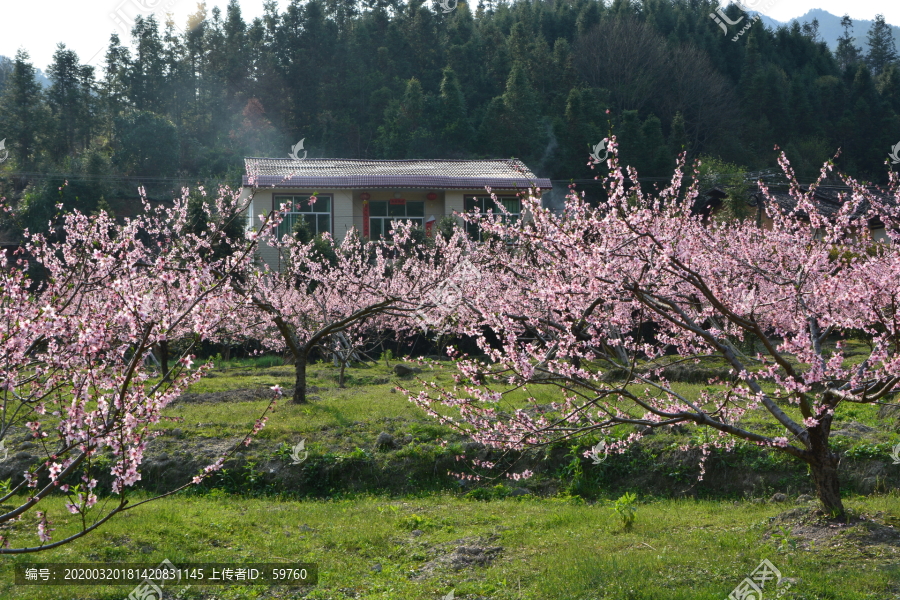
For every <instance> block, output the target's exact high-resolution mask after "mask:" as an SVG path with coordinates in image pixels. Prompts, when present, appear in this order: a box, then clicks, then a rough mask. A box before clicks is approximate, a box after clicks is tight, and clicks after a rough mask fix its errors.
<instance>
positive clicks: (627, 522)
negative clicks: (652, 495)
mask: <svg viewBox="0 0 900 600" xmlns="http://www.w3.org/2000/svg"><path fill="white" fill-rule="evenodd" d="M636 503H637V495H636V494H632V493H631V492H625V493H624V494H623V495H622V496H620V497H619V499H618V500H616V501H615V502H613V503H612V506H610V509H612V510H613V511H614V512H615V513H616V514H617V515H619V518H620V519H622V526H623V527H624V528H625V531H629V530H630V529H631V528H632V526H633V525H634V520H635V518H636V517H637V506H636Z"/></svg>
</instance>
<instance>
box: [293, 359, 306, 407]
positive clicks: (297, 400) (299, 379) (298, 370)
mask: <svg viewBox="0 0 900 600" xmlns="http://www.w3.org/2000/svg"><path fill="white" fill-rule="evenodd" d="M294 374H295V381H294V400H293V402H294V404H306V355H305V354H303V353H302V352H298V353H297V355H296V356H295V359H294Z"/></svg>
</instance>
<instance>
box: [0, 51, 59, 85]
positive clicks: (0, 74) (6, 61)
mask: <svg viewBox="0 0 900 600" xmlns="http://www.w3.org/2000/svg"><path fill="white" fill-rule="evenodd" d="M13 64H14V62H13V59H11V58H9V57H6V56H2V55H0V89H3V84H4V81H5V79H6V77H8V76H9V75H10V74H12V69H13ZM34 78H35V79H36V80H37V82H38V83H39V84H41V87H42V88H44V89H47V88H48V87H50V80H49V79H47V76H46V75H44V73H43V71H41V70H40V69H35V70H34Z"/></svg>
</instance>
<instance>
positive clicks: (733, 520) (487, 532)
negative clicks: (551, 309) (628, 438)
mask: <svg viewBox="0 0 900 600" xmlns="http://www.w3.org/2000/svg"><path fill="white" fill-rule="evenodd" d="M271 364H272V362H269V363H267V364H251V363H248V362H238V361H232V362H231V363H225V362H224V361H221V363H220V364H219V365H218V366H219V367H221V368H220V369H217V370H216V371H214V372H213V373H212V376H211V377H207V378H205V379H204V380H202V381H201V382H199V383H198V384H197V385H195V386H194V387H193V388H192V390H191V393H190V394H188V395H186V396H185V397H183V398H182V399H181V400H179V401H178V402H176V403H175V404H173V405H172V406H171V407H170V408H168V409H167V411H166V414H167V417H169V420H167V421H165V422H163V423H161V424H160V429H161V430H163V432H164V435H162V436H160V437H159V438H158V439H157V440H155V441H154V442H153V444H152V448H151V450H150V451H148V462H147V469H146V472H145V479H144V482H143V483H144V484H146V485H147V486H148V487H149V488H153V486H154V485H157V486H161V488H160V489H165V486H166V485H171V481H169V480H167V479H165V478H160V477H157V476H156V475H154V474H157V475H158V474H159V473H173V472H174V473H179V474H180V475H183V477H185V478H189V475H190V474H192V473H187V472H186V471H185V472H184V473H181V472H180V471H179V470H178V467H179V465H182V464H187V463H188V461H189V460H195V461H200V462H202V459H203V458H204V457H206V456H212V455H213V454H214V453H215V452H216V451H221V450H222V449H223V448H226V447H228V445H229V444H233V443H234V442H236V441H237V440H239V439H240V438H241V437H242V436H243V434H244V433H245V432H246V431H247V428H248V424H251V423H252V421H253V420H254V419H255V418H256V417H257V416H258V415H259V413H261V412H262V410H263V408H264V407H265V406H266V404H267V403H268V394H269V392H268V388H269V387H270V386H271V385H273V384H276V383H277V384H279V385H281V386H283V387H285V388H290V387H291V386H292V384H293V377H292V375H293V373H292V370H291V368H290V367H289V366H271ZM450 368H451V367H450V365H449V363H448V364H446V365H444V368H443V369H436V370H434V371H426V372H425V373H423V375H422V376H423V377H428V378H429V379H433V378H437V379H439V380H441V381H444V382H449V381H450V374H449V369H450ZM310 374H311V380H310V384H311V385H312V386H313V389H312V390H311V393H312V395H313V396H314V398H313V400H312V402H311V403H310V404H308V405H305V406H297V405H292V404H290V403H289V402H288V401H287V399H285V400H283V401H282V402H281V403H280V405H279V408H278V410H277V411H276V412H275V413H274V414H273V415H272V416H271V418H270V420H269V424H268V425H267V427H266V428H265V429H264V430H263V431H262V432H261V435H260V436H259V439H258V440H257V441H255V442H253V444H251V446H250V447H249V448H248V449H246V450H245V451H243V452H242V454H241V455H240V456H239V457H238V460H237V461H234V462H233V463H229V464H227V465H226V467H227V468H226V470H225V473H224V474H222V475H221V476H219V477H217V478H216V479H215V480H213V481H212V482H210V484H209V485H205V486H203V487H202V488H199V489H193V490H191V491H190V492H189V493H186V494H180V495H178V496H175V497H170V498H167V499H164V500H161V501H158V502H155V503H150V504H147V505H144V506H141V507H139V508H137V509H135V510H133V511H131V512H129V513H127V514H126V515H125V516H123V517H121V518H118V519H114V520H113V521H111V522H110V523H108V524H107V525H106V526H104V527H103V528H102V529H101V530H100V531H99V532H97V533H95V534H93V535H89V536H87V537H86V538H83V539H82V540H79V541H77V542H75V543H73V544H70V545H68V546H65V547H62V548H59V549H57V550H53V551H49V552H43V553H39V554H32V555H28V556H16V557H6V558H4V560H3V562H2V563H0V598H3V599H5V598H10V599H14V598H22V599H26V598H27V599H28V600H32V599H34V600H41V599H50V598H53V599H56V598H59V599H79V600H80V599H84V600H88V599H97V600H112V599H117V600H121V599H123V598H126V597H128V595H129V594H130V593H131V592H132V589H133V586H105V587H103V586H80V587H72V588H68V589H67V588H64V587H35V586H27V587H26V586H18V587H17V586H14V585H13V584H12V581H13V567H14V565H15V564H16V563H26V562H102V563H110V562H141V563H148V564H154V565H155V564H158V563H159V562H161V561H162V560H164V559H168V560H170V561H172V562H174V563H176V564H179V563H182V562H233V563H238V562H287V561H302V562H314V563H317V564H318V566H319V583H318V584H317V585H315V586H309V587H300V588H277V587H237V586H234V587H232V588H228V587H201V586H197V585H193V586H191V587H190V588H186V586H185V585H170V586H167V587H166V588H165V590H166V597H167V598H168V597H176V595H177V596H178V597H181V598H188V599H190V598H193V599H203V600H212V599H213V598H218V599H222V600H225V599H232V598H234V599H237V598H273V599H274V598H310V599H326V598H330V599H335V600H337V599H345V598H355V599H376V598H377V599H398V600H399V599H404V600H405V599H429V598H433V599H435V600H439V599H442V598H447V597H448V594H449V593H450V592H451V591H452V592H453V594H454V597H455V598H457V599H460V598H462V599H465V600H476V599H477V600H487V599H492V600H505V599H510V600H511V599H533V600H545V599H546V600H556V599H560V600H567V599H571V600H600V599H603V600H607V599H608V600H621V599H647V600H649V599H654V600H659V599H673V600H674V599H685V600H687V599H690V600H696V599H709V600H713V599H715V600H722V599H723V598H726V597H727V596H728V594H729V593H731V591H732V590H734V589H735V588H736V587H737V586H738V585H739V584H741V582H742V581H743V580H744V578H746V577H748V576H749V575H750V574H751V572H752V571H753V570H754V569H756V567H757V565H759V564H760V562H761V561H762V560H763V559H768V560H769V561H771V563H772V564H774V565H775V567H777V568H778V569H779V570H780V571H781V574H782V576H783V577H784V578H786V579H785V580H784V583H785V585H784V586H783V587H782V588H780V589H779V590H773V589H772V584H769V586H767V587H766V588H765V594H764V598H766V599H767V600H768V598H770V597H771V598H775V597H776V595H777V594H778V593H779V592H780V594H781V595H780V596H778V597H780V598H785V599H788V600H791V599H793V600H811V599H820V598H821V599H826V598H827V599H848V600H862V599H871V600H888V599H896V600H900V533H898V531H897V530H900V493H898V490H897V487H896V485H894V484H885V483H884V479H883V480H882V483H881V485H876V486H875V487H874V491H875V492H876V493H874V494H871V495H865V496H863V495H859V494H855V493H854V490H853V486H852V485H851V486H847V488H848V491H847V493H846V495H845V498H846V500H845V502H846V505H847V507H848V508H849V509H850V511H851V514H852V515H853V517H854V520H853V521H852V522H851V524H849V525H844V526H835V525H834V524H830V523H827V522H820V521H817V520H816V519H815V517H814V516H812V515H811V509H812V508H813V507H814V503H808V502H806V503H803V502H801V503H799V504H797V503H795V499H796V497H797V495H798V494H799V493H800V492H802V491H804V486H808V485H809V480H808V476H807V475H806V473H805V469H803V468H802V467H798V465H796V464H794V463H792V462H791V461H789V460H785V459H783V458H779V457H777V456H776V457H773V456H771V455H768V454H765V453H761V452H759V451H758V449H755V448H739V449H738V451H737V452H735V453H733V454H732V455H729V456H721V457H719V456H716V457H713V460H712V462H711V465H710V469H709V477H708V478H707V480H706V481H705V482H703V483H701V484H698V483H697V482H696V473H697V471H698V468H697V467H696V457H692V456H689V455H686V456H682V455H680V454H678V451H677V448H678V446H680V445H681V444H682V443H683V442H684V441H685V439H684V438H685V436H689V435H697V434H696V433H692V432H689V431H688V432H682V433H678V432H671V433H658V434H655V435H654V436H651V437H649V438H647V439H646V440H645V443H643V442H642V444H641V445H640V447H638V448H635V450H634V451H633V452H631V453H629V454H628V455H622V456H621V457H611V458H610V459H609V460H608V461H607V462H606V463H604V464H603V465H601V466H599V467H595V466H593V465H591V464H590V461H586V460H584V459H583V458H582V457H580V452H581V451H583V449H584V447H581V448H577V447H576V448H574V449H573V448H567V447H558V448H554V449H550V450H547V451H544V452H543V454H541V453H538V454H537V455H532V456H530V457H528V458H527V460H530V461H532V462H531V463H529V464H536V465H539V466H541V467H542V468H540V469H539V470H538V473H537V475H536V476H535V477H534V478H533V479H532V480H531V481H529V482H527V483H525V484H521V483H519V484H515V485H524V488H519V489H517V488H514V487H500V488H495V487H493V486H494V484H495V483H496V482H490V483H488V484H486V486H485V487H481V488H478V487H476V488H474V489H473V486H471V485H469V486H465V487H464V488H463V489H460V486H459V485H457V484H456V482H455V480H454V479H453V478H451V477H448V476H447V475H446V473H445V472H444V471H445V470H446V469H445V467H446V466H448V465H451V466H452V465H456V469H457V470H465V463H466V461H461V462H457V461H456V460H455V458H456V456H457V455H460V454H465V455H466V456H468V457H470V458H471V457H472V456H479V454H478V453H477V451H469V449H467V448H466V444H465V440H464V439H462V438H460V437H459V436H457V435H456V434H454V433H453V432H451V431H450V430H448V429H446V428H443V427H439V426H437V425H436V424H435V423H434V422H433V421H431V420H430V419H428V418H427V417H426V416H425V415H424V414H423V413H422V411H420V410H419V409H418V408H416V407H415V406H414V405H412V404H411V403H410V402H408V401H407V400H406V397H405V396H404V395H403V394H401V393H397V392H396V391H392V390H393V388H394V387H395V386H396V385H397V384H398V383H399V384H401V385H405V386H414V385H416V384H415V381H411V380H404V381H400V380H397V379H396V377H394V376H393V375H392V373H391V371H390V369H389V366H387V365H385V364H384V363H379V364H377V365H373V364H369V365H367V366H361V367H357V368H353V369H351V370H349V371H348V374H347V382H346V387H345V388H339V387H338V386H337V384H336V379H335V377H336V369H334V368H333V367H331V365H329V364H323V363H319V364H317V365H315V366H313V367H311V369H310ZM678 386H679V388H680V389H681V390H682V391H683V392H684V393H686V394H692V395H693V394H697V393H699V391H700V390H701V389H702V387H704V386H703V385H702V384H695V383H679V384H678ZM533 391H534V390H533ZM537 396H538V400H539V402H541V403H546V402H550V401H551V400H553V399H555V396H554V395H553V392H552V391H551V390H549V389H546V390H537ZM519 401H521V398H513V402H514V403H518V402H519ZM754 418H756V417H754ZM850 425H853V427H855V428H856V429H853V428H852V427H850V428H849V429H847V431H849V432H851V433H852V432H853V431H857V430H859V431H862V432H863V434H861V435H850V434H849V433H848V435H847V436H845V437H840V436H835V438H834V439H835V441H836V444H837V445H838V446H840V447H841V448H842V449H844V450H845V452H846V455H847V457H848V458H847V459H846V460H847V466H846V467H843V466H842V468H847V469H848V470H849V469H851V468H857V469H858V470H860V472H861V473H864V472H868V471H866V469H869V470H871V469H873V468H874V467H873V466H872V465H873V464H875V465H876V466H878V465H882V466H878V468H879V469H881V471H879V472H887V473H892V471H889V470H888V469H890V468H891V465H890V462H889V460H888V459H887V451H888V448H890V445H891V444H893V443H896V442H897V441H900V435H898V432H897V431H896V428H895V425H894V424H892V423H887V422H886V421H885V419H883V418H879V417H878V416H877V409H876V408H874V407H866V406H860V407H854V408H853V409H852V412H849V413H848V412H844V413H842V414H840V419H839V420H838V422H837V423H836V429H839V428H841V427H845V428H847V427H849V426H850ZM382 432H385V433H389V434H390V435H391V436H392V437H393V438H394V439H395V440H397V443H396V447H394V448H391V449H379V448H377V447H376V446H375V444H374V442H375V439H376V437H377V436H378V435H379V433H382ZM301 439H302V440H305V442H306V447H307V450H308V451H309V458H308V460H307V461H306V462H305V463H304V464H303V465H302V466H292V465H291V464H290V462H289V460H288V459H287V457H286V456H285V449H288V448H290V447H291V446H293V445H294V444H296V443H297V442H298V441H300V440H301ZM441 442H447V444H446V445H445V446H442V445H441ZM853 461H857V462H855V463H854V462H853ZM876 463H877V464H876ZM198 464H200V463H198ZM853 465H857V466H856V467H853ZM884 465H886V466H884ZM893 468H894V469H898V470H900V467H893ZM748 472H749V473H757V474H758V475H759V477H763V476H764V475H765V476H767V477H769V478H768V479H766V480H765V483H760V484H755V483H754V484H752V485H750V484H747V485H746V486H744V487H743V488H742V487H741V486H740V485H738V484H739V483H740V482H739V481H737V480H739V479H741V477H743V476H744V474H745V473H748ZM773 473H775V474H776V475H773ZM779 473H780V475H777V474H779ZM860 477H861V478H862V475H861V476H860ZM876 479H877V478H876ZM860 480H863V479H860ZM889 481H895V480H893V479H890V480H889ZM160 482H162V483H160ZM506 483H507V485H508V486H511V485H513V484H510V482H509V481H508V480H506ZM732 484H733V485H732ZM729 486H732V487H729ZM748 486H749V487H748ZM741 489H744V490H745V491H743V492H741V491H740V490H741ZM748 489H752V493H748V492H747V491H746V490H748ZM625 490H630V491H632V492H635V493H636V495H637V498H638V500H637V503H636V505H635V506H636V513H635V517H636V518H635V522H634V525H633V526H632V527H630V528H629V527H627V526H626V524H625V522H624V521H623V519H622V518H621V514H620V513H619V512H616V511H615V510H613V509H612V508H611V506H612V501H613V500H615V499H616V498H618V497H619V495H620V494H621V493H622V492H623V491H625ZM685 490H687V491H685ZM869 491H873V490H869ZM526 492H533V493H532V494H528V493H526ZM772 492H784V493H786V494H787V495H788V502H770V501H767V500H766V499H767V498H768V496H769V495H770V494H771V493H772ZM145 493H146V492H141V493H140V494H145ZM519 493H520V494H522V495H519V496H515V495H516V494H519ZM140 494H139V495H140ZM513 496H515V497H513ZM50 502H51V503H55V506H56V508H57V509H59V508H61V502H62V501H61V500H60V499H52V500H51V501H50ZM54 512H56V514H60V513H59V511H54ZM66 514H67V513H66ZM623 514H624V513H623ZM34 526H35V518H34V516H33V515H30V516H28V517H26V518H25V519H24V520H23V522H22V523H19V524H17V525H15V526H14V527H15V529H16V530H18V531H23V532H28V533H27V535H30V536H31V538H34V539H32V540H31V541H32V542H33V541H35V540H36V537H35V535H34V533H33V532H34ZM75 526H76V524H75V522H74V521H72V522H66V521H64V520H58V521H56V522H54V527H56V531H55V532H54V535H55V537H56V538H59V537H61V536H62V535H64V534H65V532H66V531H67V530H71V528H74V527H75ZM147 600H149V599H147Z"/></svg>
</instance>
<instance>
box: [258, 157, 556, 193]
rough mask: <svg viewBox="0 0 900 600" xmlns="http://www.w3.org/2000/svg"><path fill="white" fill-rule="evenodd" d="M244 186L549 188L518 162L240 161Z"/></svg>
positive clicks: (495, 160) (549, 184)
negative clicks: (242, 165) (251, 181)
mask: <svg viewBox="0 0 900 600" xmlns="http://www.w3.org/2000/svg"><path fill="white" fill-rule="evenodd" d="M244 168H245V171H246V174H245V175H244V177H243V183H244V185H249V180H250V177H255V178H256V181H255V184H256V185H257V186H262V187H268V186H273V185H274V186H276V187H292V188H297V187H301V188H366V189H372V188H400V187H402V188H427V189H454V188H456V189H477V188H483V187H485V186H490V187H491V188H494V189H506V190H509V189H527V188H528V187H530V186H537V187H540V188H541V189H550V188H551V187H553V186H552V184H551V183H550V180H549V179H546V178H539V177H536V176H535V175H534V173H532V172H531V171H530V170H529V169H528V167H526V166H525V165H524V164H523V163H522V161H520V160H518V159H489V160H426V159H410V160H367V159H353V158H307V159H305V160H294V159H292V158H245V159H244Z"/></svg>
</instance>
